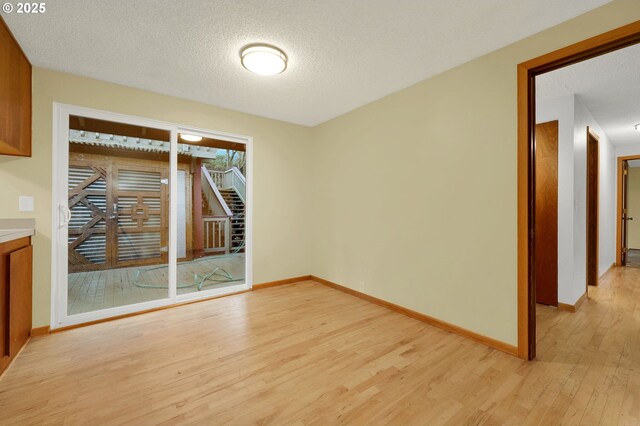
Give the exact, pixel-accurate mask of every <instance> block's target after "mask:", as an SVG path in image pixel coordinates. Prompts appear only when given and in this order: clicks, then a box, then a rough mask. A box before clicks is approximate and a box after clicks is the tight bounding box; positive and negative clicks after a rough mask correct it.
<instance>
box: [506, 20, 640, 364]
mask: <svg viewBox="0 0 640 426" xmlns="http://www.w3.org/2000/svg"><path fill="white" fill-rule="evenodd" d="M637 43H640V21H636V22H633V23H631V24H628V25H625V26H623V27H620V28H617V29H614V30H612V31H609V32H606V33H603V34H600V35H597V36H595V37H591V38H588V39H586V40H584V41H581V42H578V43H575V44H572V45H570V46H567V47H564V48H562V49H559V50H556V51H553V52H551V53H548V54H546V55H542V56H539V57H537V58H534V59H531V60H529V61H526V62H523V63H521V64H518V66H517V74H518V107H517V108H518V160H517V161H518V163H517V167H518V356H519V357H520V358H523V359H533V358H535V356H536V306H535V281H534V279H533V276H532V274H533V271H534V268H533V266H534V265H535V259H534V256H533V247H534V246H533V243H534V241H533V239H534V234H533V225H534V224H535V158H534V155H535V145H534V131H535V117H536V114H535V93H536V92H535V78H536V76H538V75H541V74H544V73H546V72H549V71H553V70H556V69H558V68H562V67H565V66H567V65H572V64H575V63H578V62H581V61H585V60H587V59H591V58H594V57H597V56H600V55H604V54H606V53H610V52H613V51H615V50H618V49H622V48H625V47H628V46H632V45H634V44H637Z"/></svg>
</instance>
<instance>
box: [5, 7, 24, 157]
mask: <svg viewBox="0 0 640 426" xmlns="http://www.w3.org/2000/svg"><path fill="white" fill-rule="evenodd" d="M0 154H3V155H18V156H23V157H31V64H30V63H29V60H28V59H27V57H26V56H25V55H24V53H23V52H22V49H20V46H19V45H18V43H17V42H16V40H15V39H14V38H13V36H12V35H11V32H10V31H9V28H7V24H5V22H4V21H3V20H2V18H0Z"/></svg>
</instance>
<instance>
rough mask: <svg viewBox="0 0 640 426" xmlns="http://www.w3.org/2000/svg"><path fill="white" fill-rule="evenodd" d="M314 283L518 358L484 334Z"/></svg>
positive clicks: (511, 348)
mask: <svg viewBox="0 0 640 426" xmlns="http://www.w3.org/2000/svg"><path fill="white" fill-rule="evenodd" d="M311 279H312V280H313V281H316V282H318V283H320V284H324V285H326V286H328V287H331V288H334V289H336V290H339V291H342V292H344V293H347V294H350V295H352V296H355V297H358V298H360V299H362V300H366V301H367V302H371V303H374V304H376V305H379V306H382V307H384V308H387V309H390V310H392V311H395V312H398V313H401V314H403V315H406V316H408V317H410V318H414V319H417V320H418V321H422V322H424V323H427V324H429V325H432V326H434V327H438V328H440V329H442V330H445V331H448V332H450V333H453V334H457V335H459V336H462V337H465V338H467V339H471V340H474V341H476V342H478V343H482V344H483V345H486V346H489V347H491V348H494V349H497V350H499V351H501V352H504V353H507V354H509V355H513V356H516V357H517V356H518V348H517V347H516V346H513V345H510V344H508V343H505V342H501V341H500V340H496V339H492V338H491V337H487V336H483V335H482V334H478V333H476V332H473V331H471V330H467V329H465V328H462V327H459V326H457V325H454V324H450V323H448V322H446V321H442V320H440V319H438V318H434V317H431V316H429V315H425V314H423V313H420V312H416V311H413V310H411V309H408V308H405V307H404V306H400V305H396V304H395V303H391V302H387V301H386V300H383V299H378V298H377V297H373V296H370V295H368V294H365V293H362V292H359V291H357V290H354V289H352V288H349V287H345V286H343V285H340V284H336V283H334V282H331V281H328V280H325V279H323V278H319V277H316V276H311Z"/></svg>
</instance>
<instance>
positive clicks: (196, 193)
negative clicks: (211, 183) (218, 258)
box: [193, 158, 204, 256]
mask: <svg viewBox="0 0 640 426" xmlns="http://www.w3.org/2000/svg"><path fill="white" fill-rule="evenodd" d="M201 168H202V160H201V159H200V158H197V159H196V160H195V167H194V169H193V254H194V256H201V255H202V253H204V229H203V227H204V222H203V220H202V170H201Z"/></svg>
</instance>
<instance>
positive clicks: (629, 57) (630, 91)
mask: <svg viewBox="0 0 640 426" xmlns="http://www.w3.org/2000/svg"><path fill="white" fill-rule="evenodd" d="M570 94H576V95H577V97H578V99H579V100H580V101H581V102H582V103H583V104H584V105H585V106H586V107H587V109H588V110H589V111H590V112H591V114H592V115H593V118H595V119H596V121H597V122H598V124H599V125H600V127H602V130H604V132H605V133H606V134H607V136H608V137H609V140H611V142H612V143H613V144H614V145H616V146H628V145H632V144H639V143H640V132H638V131H636V130H635V128H634V126H635V125H636V124H638V123H640V44H637V45H634V46H631V47H627V48H625V49H621V50H618V51H615V52H612V53H609V54H606V55H602V56H599V57H596V58H593V59H590V60H588V61H584V62H580V63H578V64H575V65H571V66H569V67H565V68H560V69H559V70H556V71H553V72H550V73H547V74H543V75H541V76H539V77H537V78H536V96H537V99H538V100H545V99H546V100H549V99H554V98H557V97H560V96H564V95H570Z"/></svg>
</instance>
